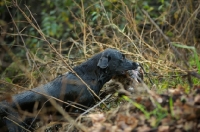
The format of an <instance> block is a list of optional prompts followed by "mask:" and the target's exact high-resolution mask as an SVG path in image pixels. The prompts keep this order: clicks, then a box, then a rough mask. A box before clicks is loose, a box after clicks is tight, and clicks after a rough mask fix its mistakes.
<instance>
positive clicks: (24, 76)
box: [0, 0, 200, 131]
mask: <svg viewBox="0 0 200 132" xmlns="http://www.w3.org/2000/svg"><path fill="white" fill-rule="evenodd" d="M184 2H185V3H184ZM99 3H100V5H101V8H102V11H103V12H104V14H105V16H101V17H102V18H100V19H99V20H102V19H105V18H103V17H106V20H107V23H106V24H102V23H103V22H101V21H99V23H98V24H97V25H96V27H92V26H91V25H90V24H89V23H87V20H86V11H87V9H86V7H84V6H83V1H82V4H81V5H79V8H80V10H81V18H78V17H76V16H75V15H74V14H73V12H71V13H72V16H73V17H74V18H75V19H76V20H77V21H78V22H79V23H80V25H82V26H81V34H82V35H80V37H79V38H78V39H73V38H67V42H70V43H71V45H70V46H64V45H65V44H66V41H60V40H56V39H54V38H51V37H50V36H46V35H45V34H44V33H43V32H42V29H41V28H40V25H38V24H37V20H36V19H35V18H34V15H32V11H30V10H29V8H28V7H27V6H25V8H26V9H25V10H26V11H28V12H29V13H28V14H26V13H25V12H24V11H23V10H22V9H21V8H20V7H19V6H18V3H17V2H16V1H13V4H14V8H16V10H18V11H19V12H20V13H21V14H22V15H23V16H24V17H25V19H26V21H27V22H28V23H29V24H30V25H29V26H31V27H32V28H34V30H35V31H37V33H38V34H39V35H38V36H31V35H28V34H22V33H21V32H22V31H20V30H19V29H18V26H17V24H16V21H15V20H14V19H13V21H12V22H13V24H14V25H15V28H16V32H17V33H15V34H9V35H13V36H17V37H19V38H20V39H21V42H22V43H23V44H19V46H21V47H22V48H23V49H25V51H26V55H25V60H23V59H22V58H19V57H17V56H16V55H15V54H14V52H13V51H12V50H11V49H9V48H8V47H7V46H6V44H5V43H4V44H3V45H2V47H3V48H4V49H5V50H6V52H7V53H8V54H9V56H11V58H12V60H13V64H12V65H10V66H9V67H8V71H9V69H13V68H16V70H19V71H20V73H21V75H16V76H14V77H10V76H9V72H3V75H2V78H3V77H4V78H6V77H9V78H12V82H16V83H17V84H18V85H20V86H23V87H16V85H13V84H12V83H10V84H9V85H8V81H7V80H4V81H3V79H2V80H0V81H1V83H2V84H6V85H8V87H9V88H10V89H11V90H13V93H18V92H19V91H21V90H24V89H31V88H34V87H36V86H38V85H39V84H44V83H46V82H48V81H50V80H52V79H53V78H55V77H56V76H58V75H59V74H63V73H65V72H68V71H72V72H73V69H72V67H73V66H75V65H78V64H80V63H81V62H84V61H85V60H86V59H87V58H90V57H91V56H93V55H94V54H95V53H97V52H100V51H102V50H104V49H106V48H115V49H118V50H119V51H121V52H123V53H124V54H126V56H127V58H129V59H131V60H133V61H136V62H139V63H140V64H141V65H143V67H144V69H145V71H146V73H147V74H146V76H145V79H144V82H145V83H146V85H147V86H148V87H149V88H153V89H156V91H159V90H161V89H166V88H167V89H168V88H173V87H176V86H177V85H181V86H184V87H185V88H186V89H187V88H189V87H191V86H192V85H196V84H199V78H198V75H196V77H197V78H198V79H197V81H195V79H194V80H191V78H196V77H195V76H192V74H191V73H190V72H195V73H197V67H196V64H195V63H194V64H191V62H190V61H192V59H191V58H192V56H194V54H193V52H192V51H190V50H188V49H182V48H178V49H177V47H173V45H172V43H173V42H174V43H179V44H183V45H189V46H194V47H195V48H196V49H197V51H199V48H200V46H199V42H200V40H199V38H198V37H196V36H197V35H196V34H197V33H196V29H195V28H197V29H200V26H199V25H200V22H199V14H200V4H199V3H198V1H197V2H196V3H198V4H196V5H195V2H194V3H190V4H189V5H190V7H188V4H186V3H187V2H186V0H185V1H183V3H178V7H176V6H173V4H171V6H170V7H169V8H168V10H166V11H165V12H163V14H161V15H160V16H159V17H158V18H151V17H150V16H148V13H147V12H145V11H144V12H143V14H141V15H142V17H143V18H144V20H143V21H137V20H136V19H135V17H134V15H133V14H135V13H138V12H133V11H132V10H130V9H129V8H128V6H127V5H126V4H125V3H124V2H123V1H121V6H122V8H123V9H124V10H120V12H122V14H123V16H122V15H121V14H119V15H118V16H117V17H116V18H115V19H112V18H110V17H109V16H108V13H107V11H106V9H105V7H104V5H103V3H102V1H101V0H100V1H99ZM175 7H176V10H175V13H171V11H174V8H175ZM8 11H9V9H8ZM141 12H142V10H141ZM114 13H116V12H114ZM10 15H11V17H13V16H12V14H11V13H10ZM121 17H123V18H125V19H126V21H127V23H126V25H125V26H124V27H123V28H121V27H119V26H118V21H119V20H120V18H121ZM154 20H155V21H156V23H161V24H156V23H153V22H154ZM24 28H25V27H24ZM98 31H103V33H102V34H101V35H97V34H98V33H96V32H98ZM169 34H173V36H170V35H169ZM6 35H8V33H6ZM25 36H26V38H27V37H28V38H37V39H38V40H41V41H42V42H43V43H44V44H45V45H46V47H47V48H46V49H40V48H38V49H37V52H32V51H31V50H29V48H28V44H27V43H26V41H25ZM166 36H170V37H167V38H166ZM2 42H3V41H2ZM174 49H175V50H174ZM66 51H67V54H63V52H66ZM39 55H40V56H43V57H38V56H39ZM41 58H43V59H41ZM24 62H25V63H24ZM5 71H6V70H5ZM12 76H13V75H12ZM20 77H21V78H20ZM149 78H150V79H151V80H152V82H153V84H151V83H150V81H149ZM15 79H16V81H15ZM96 96H98V95H96ZM52 104H53V105H54V106H55V108H58V107H57V104H56V103H55V102H52ZM99 105H100V104H98V105H97V106H99ZM129 105H130V104H127V106H123V107H117V110H110V111H109V112H111V114H112V115H114V114H113V113H115V112H119V111H120V110H119V109H123V108H124V109H125V108H126V107H129V108H127V109H130V107H132V106H129ZM97 106H96V107H94V108H93V109H92V110H91V111H90V112H94V113H97V112H102V111H103V110H104V108H101V107H100V108H99V107H98V108H97ZM102 107H103V106H102ZM114 108H115V107H114ZM127 109H126V110H127ZM58 111H60V113H62V115H63V117H65V119H66V120H68V123H64V124H63V125H64V126H65V125H67V126H68V127H70V125H69V123H71V125H72V126H73V125H74V126H76V128H78V129H79V130H82V131H87V127H86V126H85V125H84V124H82V122H81V119H82V118H83V117H84V116H85V115H84V114H83V115H81V116H80V117H79V119H77V120H73V119H71V117H70V116H69V115H68V114H67V113H66V112H64V111H63V110H62V109H59V110H58ZM109 112H108V113H107V112H105V113H104V114H105V115H108V114H110V113H109ZM105 115H104V116H102V118H103V119H102V118H101V117H98V120H100V121H101V120H104V118H105ZM90 116H92V119H93V118H95V116H101V115H90ZM111 117H112V116H110V117H109V118H111ZM112 118H113V117H112ZM121 118H127V117H119V116H118V119H116V120H121ZM107 120H109V119H108V118H107ZM110 120H112V119H110ZM92 122H93V123H94V122H96V120H95V121H92ZM87 123H88V122H87ZM88 124H89V123H88ZM88 124H87V125H88ZM133 124H134V123H133ZM107 125H108V124H107ZM69 129H70V128H69ZM112 129H113V130H115V128H112ZM91 131H92V130H91Z"/></svg>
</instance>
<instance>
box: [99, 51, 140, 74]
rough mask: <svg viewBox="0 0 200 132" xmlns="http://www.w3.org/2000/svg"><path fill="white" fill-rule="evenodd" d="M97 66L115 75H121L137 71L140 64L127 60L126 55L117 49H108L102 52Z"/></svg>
mask: <svg viewBox="0 0 200 132" xmlns="http://www.w3.org/2000/svg"><path fill="white" fill-rule="evenodd" d="M97 66H99V67H100V68H102V69H107V70H109V72H111V73H113V74H121V73H123V72H124V71H127V70H135V69H137V68H138V66H139V65H138V63H136V62H132V61H130V60H128V59H126V57H125V55H124V54H122V53H120V52H119V51H118V50H115V49H106V50H105V51H103V52H102V54H101V58H100V59H99V61H98V64H97Z"/></svg>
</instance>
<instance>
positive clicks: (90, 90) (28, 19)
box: [13, 1, 101, 101]
mask: <svg viewBox="0 0 200 132" xmlns="http://www.w3.org/2000/svg"><path fill="white" fill-rule="evenodd" d="M13 3H14V4H15V6H16V7H17V8H18V9H19V10H20V12H21V13H22V14H23V16H24V17H25V18H26V20H27V21H28V22H29V23H30V25H31V26H32V27H33V28H35V29H36V30H37V31H38V33H39V34H40V35H41V37H42V38H43V39H44V41H45V42H47V44H48V45H49V46H50V47H51V48H52V49H53V51H54V52H55V53H56V54H57V55H58V56H59V57H60V59H61V60H62V61H63V62H64V64H65V65H66V66H67V68H68V69H69V70H70V71H71V72H72V73H73V74H75V75H76V76H77V77H78V79H80V80H81V82H82V83H83V84H84V85H85V86H86V87H87V89H88V90H89V92H91V93H92V95H94V97H96V98H97V99H98V100H99V101H101V99H100V98H99V96H97V95H96V93H95V92H94V91H93V90H92V89H91V88H90V87H89V86H88V84H87V83H85V82H84V81H83V80H82V78H81V77H80V76H79V75H78V74H77V73H76V72H75V71H74V70H73V69H72V68H71V67H70V66H69V65H68V64H67V62H66V61H65V60H64V59H63V57H62V55H61V54H60V53H59V52H58V51H57V50H56V49H55V48H54V47H53V46H52V45H51V43H50V42H49V41H48V40H47V39H46V37H45V35H44V33H43V32H42V30H41V29H40V28H38V27H37V26H38V25H37V26H35V24H34V23H33V22H32V21H31V20H30V18H29V17H28V16H27V15H26V14H25V13H24V12H23V11H22V9H21V8H20V7H19V6H18V4H17V2H15V1H13ZM26 8H27V10H28V11H29V13H30V14H31V11H30V10H29V8H28V7H27V6H26ZM31 17H33V16H31ZM33 20H34V21H36V20H35V19H34V17H33Z"/></svg>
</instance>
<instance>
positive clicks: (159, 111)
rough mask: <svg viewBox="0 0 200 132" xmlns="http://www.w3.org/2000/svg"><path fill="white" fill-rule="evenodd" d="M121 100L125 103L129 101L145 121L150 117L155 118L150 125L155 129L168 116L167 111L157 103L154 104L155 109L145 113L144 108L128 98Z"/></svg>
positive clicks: (124, 97)
mask: <svg viewBox="0 0 200 132" xmlns="http://www.w3.org/2000/svg"><path fill="white" fill-rule="evenodd" d="M122 98H123V99H125V100H126V101H129V102H130V103H132V104H133V105H134V106H135V107H136V108H138V109H139V110H140V111H141V112H142V113H143V114H144V115H145V117H146V119H150V117H151V116H154V117H156V119H157V120H156V122H155V123H152V124H151V125H153V127H157V126H158V124H159V123H160V121H161V120H162V119H163V118H165V117H166V116H167V115H168V111H167V110H165V109H164V108H162V106H161V105H160V104H159V103H156V108H155V109H154V110H153V111H147V110H146V108H145V106H143V105H142V104H139V103H137V102H134V101H133V100H131V99H130V98H129V97H127V96H122ZM170 105H173V104H170Z"/></svg>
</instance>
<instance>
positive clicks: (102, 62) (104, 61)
mask: <svg viewBox="0 0 200 132" xmlns="http://www.w3.org/2000/svg"><path fill="white" fill-rule="evenodd" d="M97 66H99V67H100V68H102V69H104V68H106V67H108V57H105V56H102V57H101V58H100V59H99V62H98V64H97Z"/></svg>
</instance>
